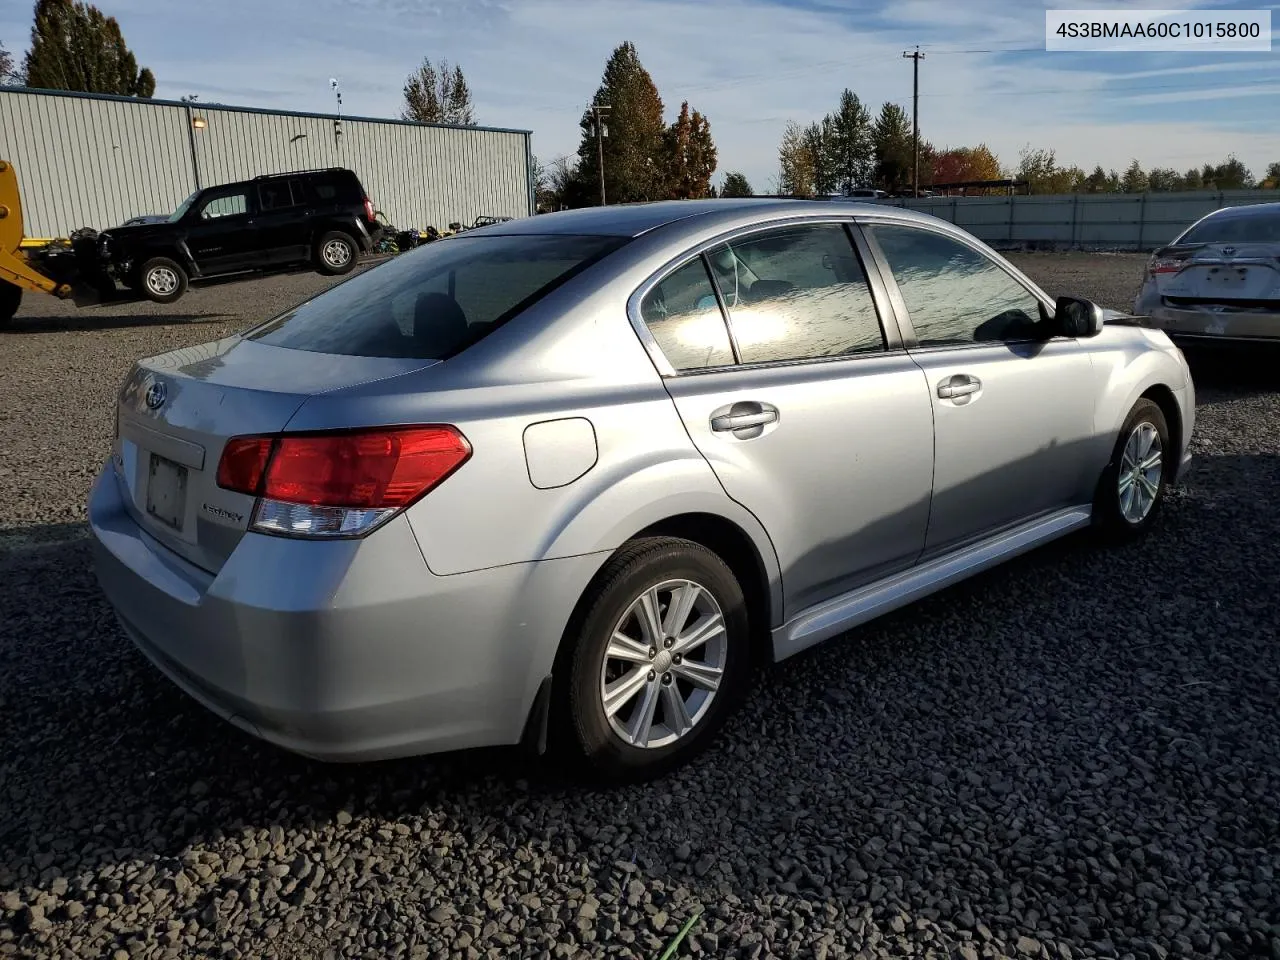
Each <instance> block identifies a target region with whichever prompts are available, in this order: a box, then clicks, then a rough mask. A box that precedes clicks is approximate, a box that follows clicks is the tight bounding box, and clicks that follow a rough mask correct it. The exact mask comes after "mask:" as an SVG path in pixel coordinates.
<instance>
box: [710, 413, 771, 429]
mask: <svg viewBox="0 0 1280 960" xmlns="http://www.w3.org/2000/svg"><path fill="white" fill-rule="evenodd" d="M777 419H778V411H777V410H761V411H760V412H759V413H727V414H725V415H724V416H720V417H712V418H711V429H712V430H716V431H718V432H720V433H724V432H725V431H728V430H746V429H749V428H751V427H763V426H764V425H765V424H766V423H773V422H774V421H776V420H777Z"/></svg>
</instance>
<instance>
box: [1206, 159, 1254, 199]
mask: <svg viewBox="0 0 1280 960" xmlns="http://www.w3.org/2000/svg"><path fill="white" fill-rule="evenodd" d="M1200 176H1201V178H1202V179H1203V180H1204V185H1205V186H1206V187H1210V188H1211V189H1213V190H1247V189H1249V188H1250V187H1252V186H1253V185H1254V182H1255V181H1254V179H1253V173H1252V172H1251V171H1250V170H1249V168H1248V167H1246V166H1245V165H1244V164H1243V163H1241V162H1240V161H1239V160H1238V159H1236V155H1235V154H1231V155H1230V156H1228V157H1227V159H1226V160H1225V161H1224V162H1223V163H1219V164H1217V165H1216V166H1215V165H1214V164H1212V163H1206V164H1205V165H1204V169H1203V170H1202V171H1201V174H1200Z"/></svg>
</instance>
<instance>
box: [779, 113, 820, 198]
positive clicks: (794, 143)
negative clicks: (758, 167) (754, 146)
mask: <svg viewBox="0 0 1280 960" xmlns="http://www.w3.org/2000/svg"><path fill="white" fill-rule="evenodd" d="M778 168H779V169H778V193H780V194H783V195H787V196H796V197H811V196H813V189H814V187H813V175H814V170H813V154H812V153H810V151H809V147H808V144H806V143H805V135H804V130H803V129H802V128H801V127H800V125H799V124H798V123H796V122H795V121H791V122H789V123H788V124H787V127H786V129H785V130H783V132H782V143H781V144H780V145H779V146H778Z"/></svg>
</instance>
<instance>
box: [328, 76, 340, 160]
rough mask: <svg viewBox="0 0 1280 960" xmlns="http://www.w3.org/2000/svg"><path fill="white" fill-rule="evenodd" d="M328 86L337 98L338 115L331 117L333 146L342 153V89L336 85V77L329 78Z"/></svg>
mask: <svg viewBox="0 0 1280 960" xmlns="http://www.w3.org/2000/svg"><path fill="white" fill-rule="evenodd" d="M329 88H330V89H331V90H333V95H334V96H335V97H337V99H338V115H337V116H336V117H334V119H333V148H334V149H335V150H336V151H338V155H339V156H341V154H342V89H341V88H340V87H339V86H338V78H337V77H330V78H329Z"/></svg>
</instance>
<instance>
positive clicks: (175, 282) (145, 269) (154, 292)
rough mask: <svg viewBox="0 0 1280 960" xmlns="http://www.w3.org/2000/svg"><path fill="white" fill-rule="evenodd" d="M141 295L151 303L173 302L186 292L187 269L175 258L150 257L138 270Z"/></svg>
mask: <svg viewBox="0 0 1280 960" xmlns="http://www.w3.org/2000/svg"><path fill="white" fill-rule="evenodd" d="M138 280H139V287H140V290H141V292H142V295H143V296H144V297H146V298H147V299H148V300H150V301H151V302H152V303H173V302H174V301H175V300H177V299H178V298H179V297H181V296H182V295H183V294H184V293H186V292H187V271H186V270H184V269H182V265H181V264H179V263H178V262H177V261H176V260H170V259H169V258H168V257H152V258H151V259H150V260H148V261H147V262H146V263H144V264H143V265H142V267H141V269H139V270H138Z"/></svg>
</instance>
